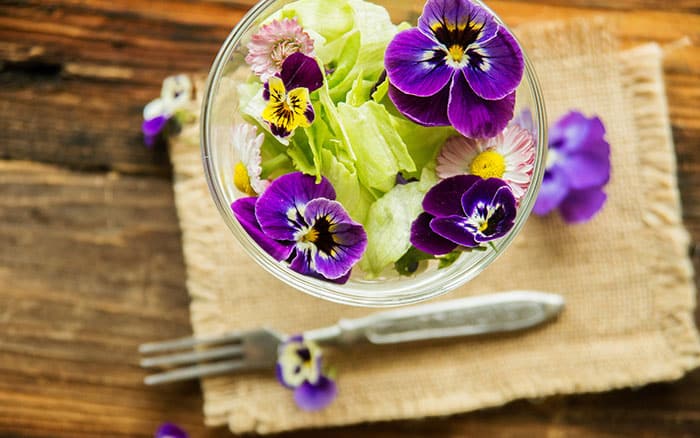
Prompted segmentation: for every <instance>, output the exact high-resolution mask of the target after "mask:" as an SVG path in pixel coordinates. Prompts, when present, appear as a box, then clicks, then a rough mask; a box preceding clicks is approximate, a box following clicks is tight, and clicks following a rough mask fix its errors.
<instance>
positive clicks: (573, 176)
mask: <svg viewBox="0 0 700 438" xmlns="http://www.w3.org/2000/svg"><path fill="white" fill-rule="evenodd" d="M556 167H558V168H559V169H561V171H562V172H563V173H564V174H565V175H566V178H567V179H568V183H569V187H571V188H572V189H587V188H591V187H600V186H602V185H604V184H607V182H608V181H609V180H610V159H609V158H608V157H607V156H606V157H604V158H601V157H596V156H595V155H592V154H586V153H579V154H573V155H569V156H562V157H561V158H560V159H559V161H558V162H557V164H556Z"/></svg>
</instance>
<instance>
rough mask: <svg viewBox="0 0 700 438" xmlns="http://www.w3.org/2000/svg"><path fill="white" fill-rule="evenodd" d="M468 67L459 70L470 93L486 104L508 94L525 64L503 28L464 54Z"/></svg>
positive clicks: (509, 35)
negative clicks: (487, 101) (467, 60)
mask: <svg viewBox="0 0 700 438" xmlns="http://www.w3.org/2000/svg"><path fill="white" fill-rule="evenodd" d="M467 55H468V56H469V64H468V65H467V66H466V67H465V68H464V69H463V70H462V71H463V73H464V76H465V77H466V79H467V82H468V83H469V86H470V87H471V89H472V90H473V91H474V93H475V94H476V95H477V96H479V97H481V98H483V99H488V100H497V99H503V98H504V97H506V96H508V95H509V94H511V93H512V92H513V91H515V89H516V88H517V87H518V84H520V81H521V80H522V78H523V71H524V68H525V61H524V60H523V53H522V51H521V50H520V46H518V43H517V42H516V41H515V38H513V35H511V34H510V32H508V31H507V30H506V29H505V28H503V27H500V26H499V29H498V33H497V34H496V36H495V37H493V38H491V39H490V40H488V41H486V42H484V43H480V44H479V45H478V47H477V48H470V49H469V50H468V51H467Z"/></svg>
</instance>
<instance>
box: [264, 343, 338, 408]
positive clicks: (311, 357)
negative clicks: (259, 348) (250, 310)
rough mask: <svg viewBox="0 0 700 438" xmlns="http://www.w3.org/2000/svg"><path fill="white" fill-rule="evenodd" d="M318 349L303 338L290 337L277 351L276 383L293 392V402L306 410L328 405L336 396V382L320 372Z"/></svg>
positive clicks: (320, 356)
mask: <svg viewBox="0 0 700 438" xmlns="http://www.w3.org/2000/svg"><path fill="white" fill-rule="evenodd" d="M322 359H323V354H322V351H321V348H320V347H319V346H318V345H317V344H316V343H315V342H312V341H308V340H305V339H304V337H303V336H300V335H297V336H291V337H289V338H288V339H287V340H286V341H285V342H283V343H282V344H281V345H280V346H279V348H278V352H277V366H276V374H277V380H278V381H279V382H280V383H281V384H282V385H283V386H284V387H286V388H289V389H294V402H295V403H296V404H297V406H299V407H300V408H301V409H303V410H305V411H316V410H319V409H323V408H325V407H326V406H328V405H329V404H330V403H331V402H332V401H333V400H334V399H335V397H336V396H337V394H338V389H337V387H336V384H335V381H333V379H331V378H330V377H328V376H327V375H326V374H324V373H323V363H322Z"/></svg>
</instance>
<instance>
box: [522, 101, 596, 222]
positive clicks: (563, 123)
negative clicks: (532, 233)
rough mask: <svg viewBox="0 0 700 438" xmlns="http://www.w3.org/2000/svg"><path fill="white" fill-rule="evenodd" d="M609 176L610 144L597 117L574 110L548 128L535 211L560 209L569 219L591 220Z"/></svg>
mask: <svg viewBox="0 0 700 438" xmlns="http://www.w3.org/2000/svg"><path fill="white" fill-rule="evenodd" d="M609 180H610V144H609V143H608V142H607V141H606V140H605V126H604V125H603V122H602V121H601V120H600V118H598V117H591V118H587V117H586V116H584V115H583V114H581V113H580V112H577V111H571V112H569V113H568V114H566V115H565V116H563V117H562V118H561V119H559V120H558V121H557V122H556V123H555V124H554V126H552V127H551V128H550V129H549V151H548V152H547V170H546V171H545V174H544V179H543V181H542V187H541V189H540V193H539V195H538V197H537V202H536V203H535V207H534V209H533V212H534V213H535V214H539V215H544V214H547V213H549V212H551V211H553V210H555V209H557V208H558V209H559V212H560V213H561V215H562V217H563V218H564V220H565V221H566V222H569V223H580V222H585V221H588V220H590V219H591V218H592V217H593V216H594V215H595V214H596V213H597V212H598V211H600V210H601V209H602V208H603V205H604V204H605V201H606V199H607V195H606V194H605V192H604V191H603V187H605V185H606V184H607V183H608V181H609Z"/></svg>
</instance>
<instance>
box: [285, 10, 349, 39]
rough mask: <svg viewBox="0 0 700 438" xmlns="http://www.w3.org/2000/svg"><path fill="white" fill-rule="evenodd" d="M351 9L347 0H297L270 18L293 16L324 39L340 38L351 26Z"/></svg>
mask: <svg viewBox="0 0 700 438" xmlns="http://www.w3.org/2000/svg"><path fill="white" fill-rule="evenodd" d="M353 12H354V11H353V9H352V7H351V6H350V5H349V4H348V1H347V0H298V1H296V2H292V3H290V4H288V5H286V6H284V7H283V8H282V9H281V11H280V12H278V13H277V14H275V15H274V16H273V17H271V18H294V17H296V18H297V19H298V20H299V23H300V24H301V25H302V26H303V27H304V28H308V29H313V30H314V32H315V33H318V34H319V35H321V36H322V37H323V38H325V39H326V41H329V42H330V41H333V40H335V39H338V38H341V37H342V36H343V35H345V34H346V33H348V32H350V31H351V30H352V28H353V24H354V17H353Z"/></svg>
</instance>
